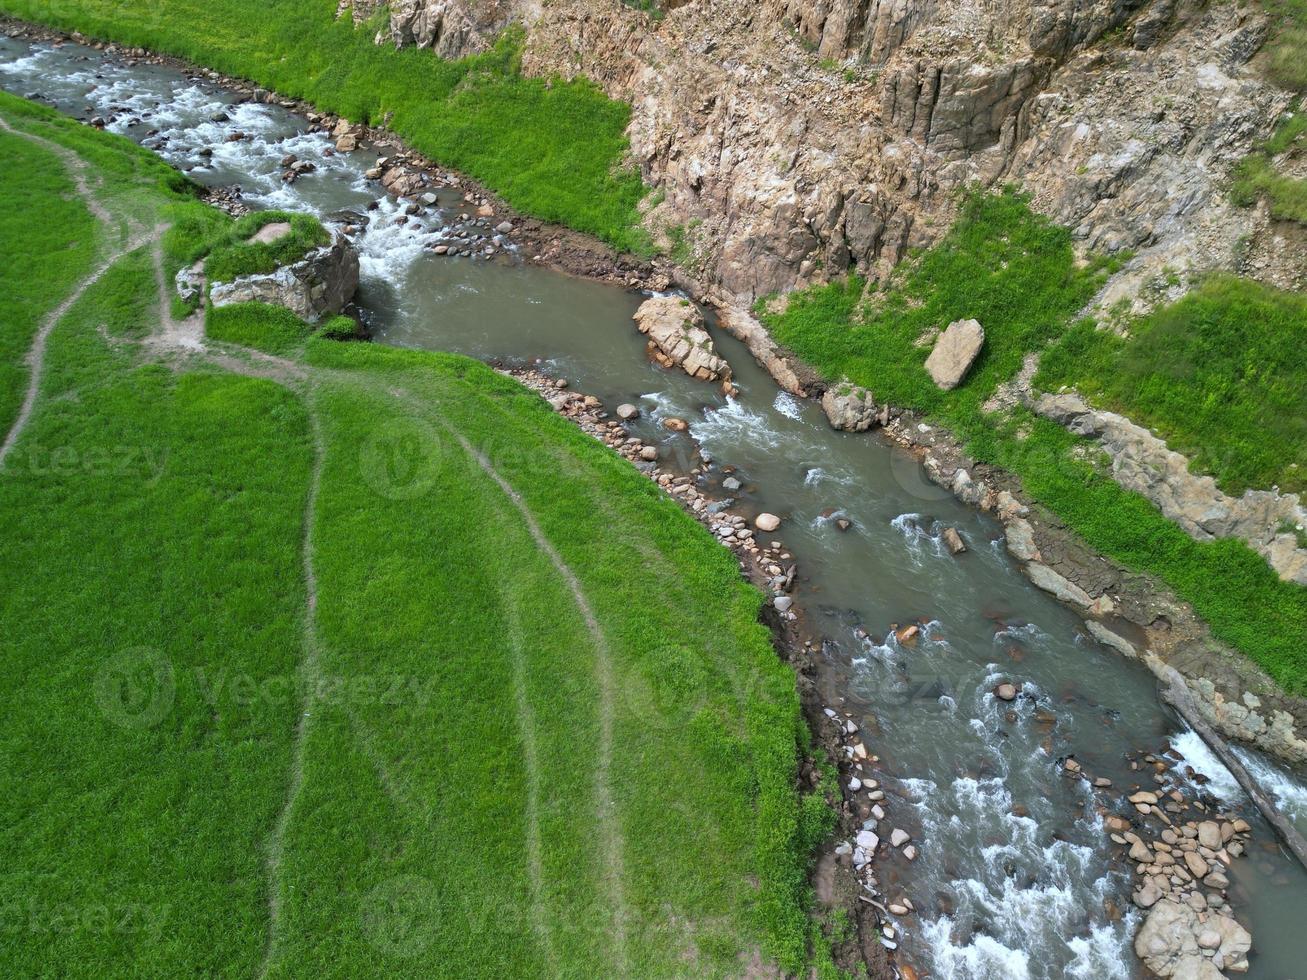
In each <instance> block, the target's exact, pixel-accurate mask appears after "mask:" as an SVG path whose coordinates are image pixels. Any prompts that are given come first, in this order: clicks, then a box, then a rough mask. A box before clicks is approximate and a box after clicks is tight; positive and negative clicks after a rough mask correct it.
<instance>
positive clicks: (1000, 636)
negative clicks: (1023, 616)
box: [994, 623, 1052, 643]
mask: <svg viewBox="0 0 1307 980" xmlns="http://www.w3.org/2000/svg"><path fill="white" fill-rule="evenodd" d="M1051 639H1052V637H1050V636H1049V635H1048V634H1047V633H1045V632H1044V631H1043V630H1042V629H1040V628H1039V627H1038V626H1036V625H1035V624H1034V623H1022V624H1021V625H1019V626H1004V627H1003V628H1002V629H1001V630H998V631H997V632H996V633H995V634H994V642H995V643H1005V642H1010V641H1013V640H1015V641H1017V642H1019V643H1047V642H1049V641H1050V640H1051Z"/></svg>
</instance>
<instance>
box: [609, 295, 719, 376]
mask: <svg viewBox="0 0 1307 980" xmlns="http://www.w3.org/2000/svg"><path fill="white" fill-rule="evenodd" d="M633 319H634V320H635V325H636V326H637V327H638V328H639V330H640V332H641V333H642V334H646V335H647V336H648V337H649V353H650V354H651V355H652V356H653V358H654V360H656V361H657V362H658V363H659V364H661V365H663V366H664V367H678V366H679V367H680V368H681V369H682V370H683V371H685V373H686V374H688V375H690V376H691V377H693V378H698V379H700V380H701V381H729V380H730V378H731V366H730V365H729V364H727V363H726V361H725V360H723V359H722V358H720V357H718V356H717V352H716V350H714V349H713V342H712V337H710V336H709V335H708V331H707V330H705V329H704V327H703V314H702V313H700V312H699V308H698V307H697V306H695V305H694V304H693V303H691V302H690V301H689V300H686V299H680V298H678V297H676V296H655V297H654V298H652V299H647V300H645V301H644V302H643V303H641V304H640V308H639V309H638V310H636V311H635V316H634V317H633Z"/></svg>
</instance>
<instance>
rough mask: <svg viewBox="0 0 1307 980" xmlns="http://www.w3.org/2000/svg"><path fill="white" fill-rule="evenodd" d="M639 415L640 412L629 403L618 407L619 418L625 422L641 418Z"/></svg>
mask: <svg viewBox="0 0 1307 980" xmlns="http://www.w3.org/2000/svg"><path fill="white" fill-rule="evenodd" d="M639 415H640V410H639V409H638V408H636V407H635V406H634V405H631V404H629V403H627V402H623V403H622V404H621V405H618V406H617V417H618V418H619V419H621V420H622V421H623V422H629V421H631V419H633V418H637V417H639Z"/></svg>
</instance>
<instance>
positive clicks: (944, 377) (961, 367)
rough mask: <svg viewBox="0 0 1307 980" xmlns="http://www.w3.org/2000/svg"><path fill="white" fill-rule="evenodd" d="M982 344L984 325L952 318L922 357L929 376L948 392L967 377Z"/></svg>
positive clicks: (977, 321)
mask: <svg viewBox="0 0 1307 980" xmlns="http://www.w3.org/2000/svg"><path fill="white" fill-rule="evenodd" d="M984 343H985V328H984V327H982V326H981V325H980V321H979V320H954V321H953V322H952V323H950V324H949V325H948V327H947V328H946V329H945V330H944V332H943V333H942V334H940V335H939V339H938V340H936V341H935V347H934V349H933V350H932V351H931V352H930V356H929V357H928V358H926V372H927V373H928V374H929V375H930V379H931V380H932V381H934V382H935V385H936V386H937V387H939V388H941V389H943V390H944V391H952V390H953V389H954V388H956V387H957V386H958V385H960V384H961V383H962V379H963V378H965V377H966V376H967V372H968V371H969V370H971V365H972V363H973V362H974V361H975V359H976V356H977V355H978V354H979V353H980V348H981V347H982V346H984Z"/></svg>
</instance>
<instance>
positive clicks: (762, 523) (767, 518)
mask: <svg viewBox="0 0 1307 980" xmlns="http://www.w3.org/2000/svg"><path fill="white" fill-rule="evenodd" d="M753 526H754V527H756V528H757V529H758V530H759V531H775V530H776V529H777V528H778V527H780V526H781V519H780V518H779V517H777V516H776V515H775V514H759V515H758V516H757V517H755V518H754V519H753Z"/></svg>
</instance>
